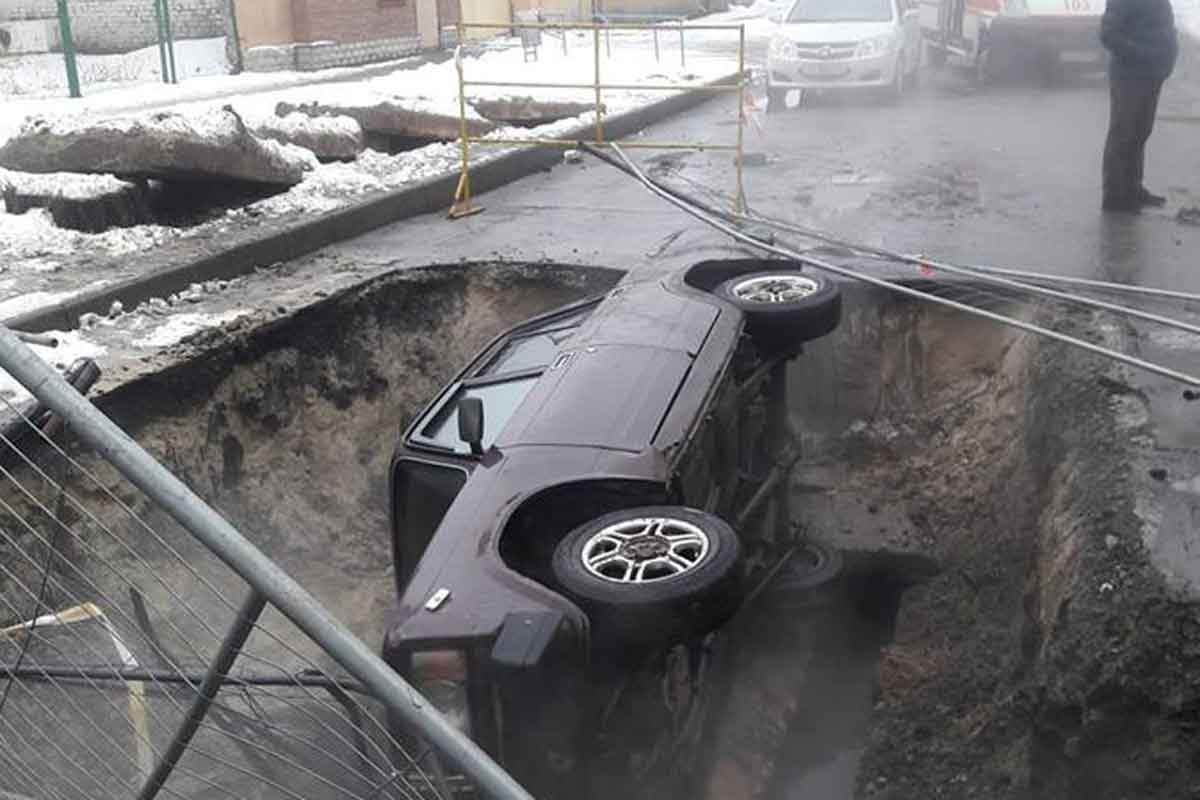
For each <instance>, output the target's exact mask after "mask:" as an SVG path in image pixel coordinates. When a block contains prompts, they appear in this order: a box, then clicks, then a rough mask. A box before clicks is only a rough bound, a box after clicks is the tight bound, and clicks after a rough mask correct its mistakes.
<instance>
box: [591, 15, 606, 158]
mask: <svg viewBox="0 0 1200 800" xmlns="http://www.w3.org/2000/svg"><path fill="white" fill-rule="evenodd" d="M592 34H593V39H594V40H595V41H594V43H593V50H594V51H595V56H596V68H595V71H594V72H593V73H592V76H593V78H594V79H595V83H594V86H593V88H594V89H595V90H596V143H597V144H599V143H600V142H603V141H604V103H603V101H602V99H601V95H600V29H599V28H596V29H594V30H593V31H592Z"/></svg>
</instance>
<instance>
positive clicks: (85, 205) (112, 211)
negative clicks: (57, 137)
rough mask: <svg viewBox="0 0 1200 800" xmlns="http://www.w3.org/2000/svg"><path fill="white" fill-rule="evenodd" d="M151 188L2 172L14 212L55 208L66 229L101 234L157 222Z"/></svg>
mask: <svg viewBox="0 0 1200 800" xmlns="http://www.w3.org/2000/svg"><path fill="white" fill-rule="evenodd" d="M149 194H150V192H149V189H148V187H147V186H146V184H145V183H141V182H139V183H131V182H129V181H122V180H118V179H117V178H114V177H113V176H111V175H80V174H77V173H50V174H46V175H35V174H32V173H28V172H12V171H9V170H4V169H0V197H3V199H4V206H5V208H6V209H7V210H8V213H10V214H24V213H25V212H26V211H29V210H30V209H33V208H45V209H47V210H49V212H50V216H51V218H52V219H53V220H54V224H55V225H57V226H59V227H60V228H69V229H71V230H77V231H83V232H85V233H101V232H103V231H106V230H108V229H109V228H114V227H119V228H126V227H130V226H133V225H141V224H143V223H146V222H150V221H152V220H153V218H154V215H153V212H152V209H151V199H150V197H149Z"/></svg>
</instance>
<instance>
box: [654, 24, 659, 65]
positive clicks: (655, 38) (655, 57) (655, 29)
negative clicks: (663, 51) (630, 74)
mask: <svg viewBox="0 0 1200 800" xmlns="http://www.w3.org/2000/svg"><path fill="white" fill-rule="evenodd" d="M658 60H659V59H658V26H657V25H655V26H654V63H655V64H657V63H658Z"/></svg>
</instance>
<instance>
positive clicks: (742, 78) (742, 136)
mask: <svg viewBox="0 0 1200 800" xmlns="http://www.w3.org/2000/svg"><path fill="white" fill-rule="evenodd" d="M681 44H682V43H681ZM737 103H738V112H737V113H738V129H737V197H735V198H734V200H733V210H734V211H736V212H738V213H739V214H740V213H741V212H743V211H745V210H746V190H745V188H744V184H743V183H742V174H743V172H744V169H743V165H742V161H743V160H744V157H745V154H746V152H745V140H746V26H745V25H739V26H738V96H737Z"/></svg>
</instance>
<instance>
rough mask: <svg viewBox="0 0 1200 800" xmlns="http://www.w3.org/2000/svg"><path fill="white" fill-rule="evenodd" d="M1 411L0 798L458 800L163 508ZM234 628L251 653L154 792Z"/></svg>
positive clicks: (32, 422)
mask: <svg viewBox="0 0 1200 800" xmlns="http://www.w3.org/2000/svg"><path fill="white" fill-rule="evenodd" d="M4 414H7V415H8V417H9V419H8V421H7V422H5V423H4V424H0V797H7V796H8V795H12V796H15V797H25V798H52V799H53V800H59V799H60V798H61V799H62V800H68V799H69V798H85V797H86V798H105V797H113V798H118V797H119V798H128V797H150V796H154V795H155V794H158V795H159V796H163V797H174V798H195V797H205V798H209V797H213V798H218V797H230V798H238V799H239V800H240V799H241V798H263V800H268V799H272V800H273V799H274V798H292V799H293V800H305V799H306V798H312V797H322V798H350V799H351V800H376V799H377V798H378V799H380V800H384V799H386V798H436V797H448V796H449V795H450V794H451V792H450V785H449V781H448V779H447V777H446V776H445V775H444V774H443V773H442V770H441V769H440V768H439V766H438V764H437V760H436V757H435V756H434V754H433V753H432V752H431V751H430V750H429V748H427V747H424V746H423V745H422V743H421V742H420V741H419V740H418V739H417V738H416V737H413V736H411V735H408V734H407V733H405V732H402V731H399V730H396V729H394V726H389V724H388V721H387V715H386V714H385V713H384V712H383V711H382V709H381V707H380V706H379V705H378V704H377V703H376V702H375V701H374V700H373V699H372V698H371V697H370V696H369V695H368V694H367V693H366V692H365V690H364V689H363V687H362V686H361V685H359V684H358V683H357V682H356V681H353V680H349V679H347V678H346V677H345V676H342V675H340V674H338V671H337V669H336V668H335V667H333V666H332V660H331V659H330V658H329V657H328V656H327V655H325V654H324V653H323V651H322V650H321V649H320V648H319V647H317V646H316V645H315V643H313V642H312V641H311V640H310V639H309V638H308V637H307V636H306V635H304V634H303V633H302V632H300V631H299V630H298V629H297V628H295V626H293V625H292V624H291V623H290V622H289V621H288V620H287V619H286V618H284V617H283V615H282V614H281V613H279V612H278V610H276V609H274V607H272V606H267V608H266V609H265V610H264V611H263V613H262V614H261V615H257V611H258V609H259V608H261V604H257V605H256V604H255V603H254V602H246V601H247V599H248V598H249V599H250V600H251V601H253V599H254V596H253V595H251V590H250V588H249V587H248V586H247V585H246V584H245V583H244V582H243V581H242V579H241V578H240V577H238V576H237V575H236V574H235V573H234V572H233V571H232V570H231V569H229V568H228V567H226V566H225V565H224V564H223V563H222V562H220V561H219V560H218V559H217V558H216V557H215V556H214V555H213V554H211V553H210V552H209V551H208V550H206V549H205V548H204V547H203V546H202V545H201V544H200V543H199V542H198V541H197V540H195V539H194V538H192V537H191V535H190V534H188V533H187V532H186V531H184V530H183V529H182V528H181V527H180V526H179V525H178V524H176V523H175V522H174V521H173V520H171V518H170V517H169V516H168V515H167V514H166V513H165V511H164V510H163V509H161V508H158V507H157V506H156V505H155V504H153V503H151V502H150V501H149V500H148V498H146V497H145V496H144V495H142V494H141V492H140V491H139V490H138V489H136V488H135V487H134V486H133V485H132V484H130V483H129V482H127V481H126V480H125V479H124V478H122V477H121V476H120V475H119V473H117V471H116V470H115V469H113V468H112V467H111V466H110V465H109V464H108V463H107V462H105V461H104V459H103V458H101V457H100V456H99V455H97V454H95V453H92V452H90V451H86V450H84V449H83V448H82V446H80V445H76V444H74V443H71V444H69V445H66V444H60V443H59V442H58V441H56V439H55V437H54V436H53V435H51V434H52V432H53V427H52V426H48V425H47V423H46V419H45V415H44V414H41V415H39V414H38V413H37V410H36V408H31V407H30V406H29V405H19V404H17V403H14V402H13V401H11V400H9V399H7V398H4V397H0V415H4ZM47 430H50V431H51V432H50V433H48V432H47ZM239 619H240V620H241V621H242V622H243V624H244V628H245V630H244V633H245V634H246V638H245V643H244V645H242V646H241V647H240V648H236V649H234V650H233V651H232V652H233V654H234V655H235V656H236V658H235V659H233V660H232V661H231V662H230V663H231V666H230V667H229V668H228V669H225V670H222V671H219V672H217V673H216V674H215V675H214V676H213V678H214V679H215V680H216V683H215V686H216V687H217V691H216V693H215V697H214V698H213V703H212V706H211V708H210V709H209V710H208V713H207V714H206V715H205V716H204V717H203V719H201V720H200V721H199V724H198V726H197V727H196V730H195V735H194V738H192V739H191V741H190V743H189V744H188V746H187V747H186V749H185V750H184V751H183V753H182V757H180V758H179V760H178V763H177V764H176V765H175V766H174V768H173V769H172V770H170V771H169V774H167V775H166V780H165V781H164V782H162V785H161V788H159V787H157V786H156V783H157V782H156V781H149V778H150V776H151V775H152V774H154V773H155V771H156V769H157V770H159V771H162V769H163V768H162V766H161V765H162V763H163V760H164V758H165V757H166V756H167V755H168V753H169V752H170V750H171V742H172V739H173V738H174V737H175V735H176V733H177V731H178V730H179V729H180V726H181V724H182V723H183V721H184V720H185V719H186V718H187V717H188V715H189V711H190V710H191V709H192V708H193V706H194V705H195V704H196V702H197V699H198V698H199V697H200V696H201V689H202V685H203V683H204V679H205V676H206V673H207V672H209V671H210V670H211V669H212V668H213V667H212V665H213V664H214V659H215V658H216V657H217V656H218V655H219V654H220V653H221V652H222V642H223V641H225V640H226V639H227V638H230V630H231V627H233V626H235V623H237V622H238V621H239ZM226 650H227V651H229V650H230V648H228V647H227V648H226ZM216 663H220V662H216Z"/></svg>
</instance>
